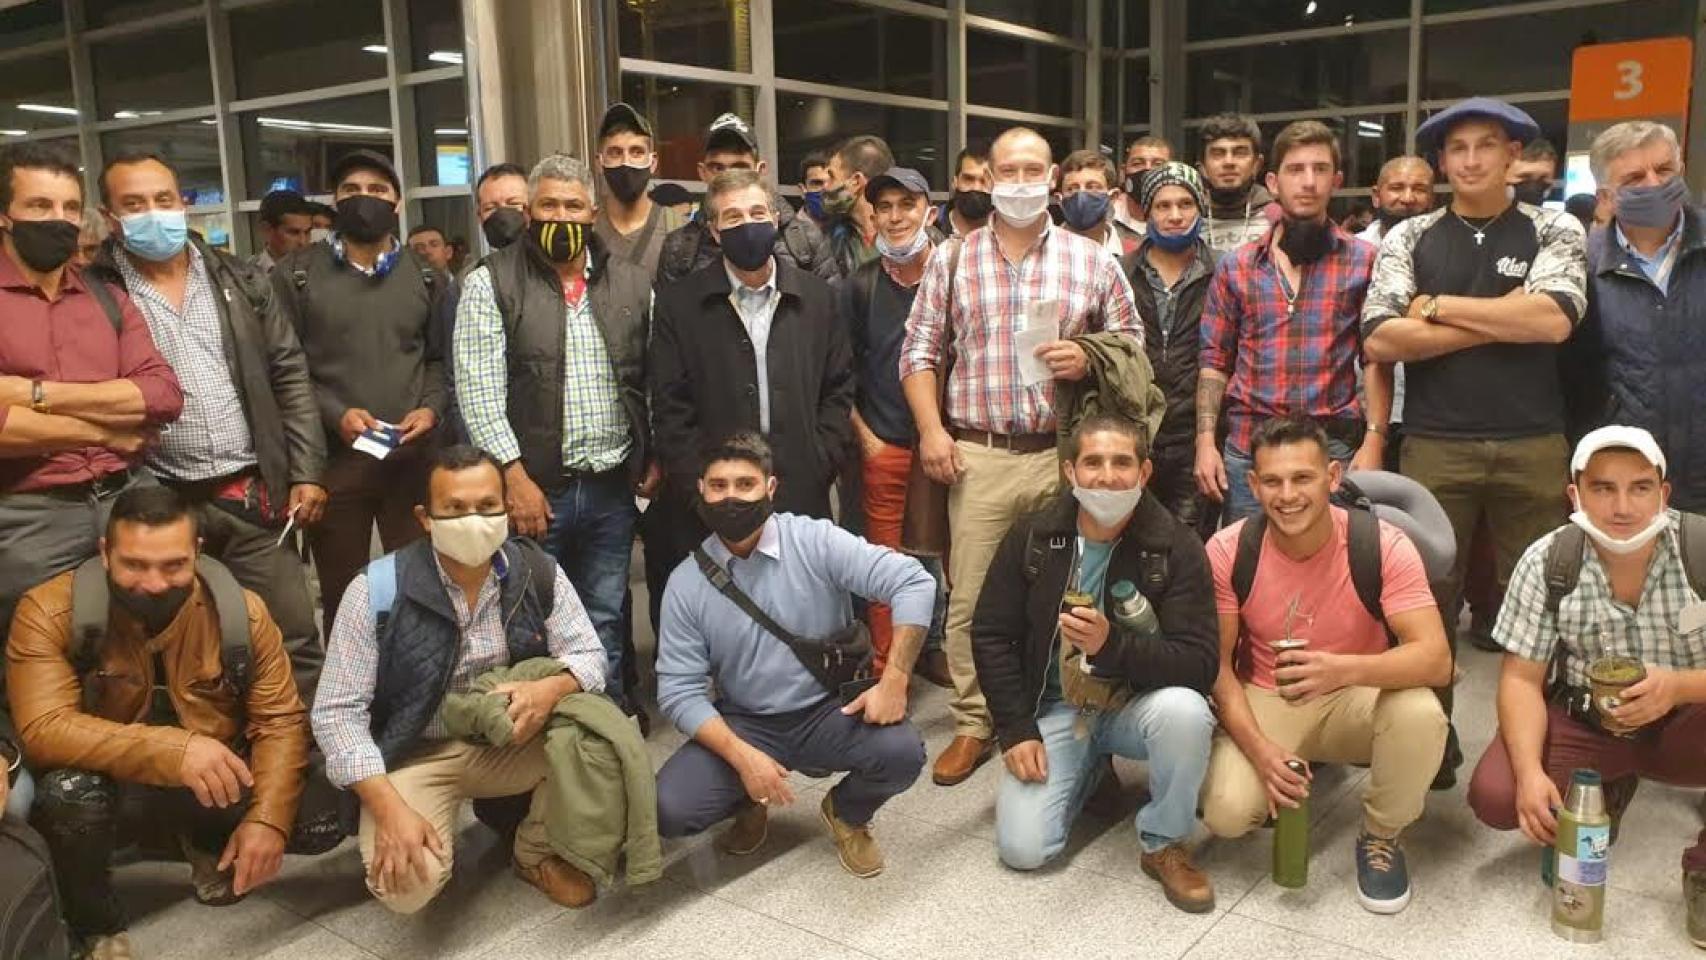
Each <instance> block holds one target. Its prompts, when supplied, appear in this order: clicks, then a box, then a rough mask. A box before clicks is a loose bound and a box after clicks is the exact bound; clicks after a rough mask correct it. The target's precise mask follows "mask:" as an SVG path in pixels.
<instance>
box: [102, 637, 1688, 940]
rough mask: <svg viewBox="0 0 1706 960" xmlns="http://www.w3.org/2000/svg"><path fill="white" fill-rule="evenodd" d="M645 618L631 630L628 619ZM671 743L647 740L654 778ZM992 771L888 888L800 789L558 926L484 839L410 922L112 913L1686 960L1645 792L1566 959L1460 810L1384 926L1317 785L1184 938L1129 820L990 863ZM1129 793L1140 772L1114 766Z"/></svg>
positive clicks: (442, 931) (318, 869)
mask: <svg viewBox="0 0 1706 960" xmlns="http://www.w3.org/2000/svg"><path fill="white" fill-rule="evenodd" d="M642 609H643V608H642ZM1464 666H1465V668H1466V670H1467V678H1466V680H1465V683H1464V687H1463V689H1462V691H1461V692H1460V693H1459V697H1458V703H1459V710H1460V721H1461V726H1460V728H1461V730H1462V732H1463V734H1464V739H1465V748H1466V749H1467V750H1468V752H1469V754H1470V758H1471V759H1470V761H1469V764H1470V765H1466V766H1465V768H1464V770H1463V779H1464V780H1465V781H1467V778H1468V773H1469V771H1470V769H1471V765H1472V764H1473V762H1474V758H1476V757H1478V756H1479V755H1480V751H1481V748H1482V747H1484V746H1485V745H1486V743H1487V740H1488V738H1489V737H1490V736H1491V733H1492V729H1493V710H1492V693H1493V686H1494V679H1495V677H1494V674H1495V672H1496V668H1497V661H1496V659H1495V658H1494V657H1492V656H1489V655H1486V654H1480V653H1473V652H1471V653H1468V654H1466V655H1465V657H1464ZM924 690H925V691H926V692H924V693H923V694H922V696H921V697H920V698H919V701H918V703H917V705H916V710H915V716H916V717H917V721H918V723H919V724H920V726H921V728H922V730H923V732H924V735H925V737H926V739H927V741H928V743H929V746H930V752H931V754H932V755H934V754H935V752H936V751H937V750H938V749H940V747H941V746H942V745H943V744H944V743H946V741H947V739H948V738H949V736H950V734H951V725H950V723H949V720H948V716H947V707H946V697H945V695H944V694H943V693H942V691H939V690H936V689H934V688H930V687H925V688H924ZM679 742H680V737H679V736H678V735H676V734H674V732H673V731H660V732H658V733H655V734H654V735H653V737H652V744H651V745H652V747H653V751H654V757H655V759H656V761H657V762H659V763H661V762H662V761H663V759H664V758H665V757H667V756H668V754H669V752H670V751H671V750H672V749H673V748H674V747H675V746H676V745H677V744H678V743H679ZM998 768H999V763H992V764H990V765H988V766H986V767H985V768H984V769H983V770H981V771H980V772H979V773H978V774H977V775H976V776H975V777H973V778H972V779H971V780H970V781H968V782H967V783H965V784H963V785H961V786H959V787H955V788H951V789H944V788H941V787H937V786H935V785H933V784H931V783H930V782H929V781H928V778H927V777H926V778H925V779H922V780H921V781H920V782H919V784H918V785H916V786H914V787H913V788H912V790H910V791H909V792H907V793H906V794H904V795H902V796H901V797H899V798H897V799H896V800H895V801H893V802H892V803H890V804H889V805H888V806H887V807H886V808H885V809H884V810H883V811H882V812H881V813H880V814H879V815H878V819H877V828H876V833H877V837H878V839H879V840H880V841H881V843H882V845H883V850H884V853H885V855H886V857H887V860H888V869H887V871H886V872H884V873H883V874H882V875H881V876H880V877H877V878H875V879H872V880H857V879H854V878H853V877H851V876H849V875H847V874H846V873H844V872H843V871H842V870H841V868H840V866H839V865H838V864H837V862H836V860H835V856H834V852H833V848H832V846H831V845H830V842H829V840H828V839H827V838H826V836H825V834H824V830H823V827H822V826H821V824H820V823H819V821H818V818H817V810H816V807H817V802H818V798H819V794H820V793H821V791H822V789H823V787H824V786H825V782H823V781H811V780H798V785H799V788H800V798H799V801H798V802H797V803H796V805H795V806H794V807H792V808H790V809H786V810H783V811H780V813H779V814H778V815H777V816H776V817H775V818H774V820H773V821H772V828H771V832H770V838H769V841H768V842H767V844H766V846H765V847H764V849H763V850H762V851H761V852H760V853H759V854H757V855H755V856H754V857H751V858H747V859H732V858H726V857H722V856H719V855H718V854H717V853H716V852H715V851H714V850H712V849H711V847H710V846H709V845H708V843H707V842H706V838H704V837H700V838H696V839H694V840H691V841H687V842H681V843H670V844H667V845H666V847H665V854H666V859H667V863H668V866H667V870H666V874H665V878H664V879H663V880H662V881H661V882H659V883H656V884H652V885H651V886H649V887H644V888H639V889H634V890H627V889H616V890H608V891H605V892H604V893H603V894H602V895H601V897H600V898H599V901H598V902H597V903H596V904H595V905H593V906H592V907H589V908H587V909H585V910H580V911H566V910H563V909H561V908H559V907H557V906H555V905H554V904H551V903H550V902H549V901H547V900H545V899H544V898H543V897H541V896H540V895H538V894H537V893H536V892H535V891H534V890H532V889H531V888H530V887H528V886H526V885H525V884H523V883H521V882H520V881H518V880H516V879H515V878H514V877H513V876H512V875H511V874H510V872H509V869H508V858H507V857H506V856H505V854H504V852H503V851H500V850H497V849H495V844H494V842H493V838H492V835H491V834H490V833H489V832H488V831H487V830H486V829H485V828H483V827H481V826H478V825H477V824H472V823H471V822H470V825H469V826H468V827H467V828H466V829H464V831H463V832H462V835H461V837H460V842H459V843H458V845H457V849H456V857H457V860H458V868H457V871H456V874H455V879H454V880H453V881H452V883H451V885H450V887H449V889H447V890H446V891H445V893H444V895H443V896H442V897H441V898H440V899H439V900H438V901H437V902H436V903H434V904H433V905H432V906H430V907H429V908H428V909H427V910H426V911H424V912H423V913H422V914H421V915H419V916H415V917H397V916H394V915H392V914H390V913H389V912H387V911H386V910H385V909H384V908H382V907H380V906H379V905H377V904H375V903H373V902H372V901H371V900H369V899H368V898H367V897H366V896H365V895H364V891H363V888H362V884H361V878H360V873H361V871H360V862H359V858H358V856H357V855H356V852H355V851H354V849H353V848H352V846H351V845H349V844H346V845H345V846H344V847H343V848H340V849H339V850H338V851H337V852H335V853H333V854H331V855H328V856H325V857H321V858H318V859H298V858H291V860H290V862H289V863H288V864H287V866H286V868H285V873H284V875H283V877H282V878H281V879H280V880H279V881H278V882H277V883H275V884H273V885H272V886H270V887H268V888H265V889H264V890H263V891H262V892H261V893H260V894H258V895H257V896H254V897H251V898H250V899H249V900H247V901H246V902H244V903H242V904H240V905H237V906H235V907H229V908H225V909H222V910H216V909H212V908H207V907H201V906H198V905H197V904H195V903H194V902H193V901H192V900H190V899H189V897H188V891H187V889H186V883H185V881H186V880H187V868H184V867H181V866H172V865H144V866H136V867H129V868H126V869H125V870H124V871H122V873H121V876H122V878H123V879H122V884H123V885H122V887H121V894H122V895H123V896H124V897H125V898H126V899H127V901H128V902H129V903H131V904H132V905H133V907H134V909H135V913H136V916H137V917H138V920H137V923H136V925H135V927H134V930H133V934H134V936H135V938H136V940H137V944H138V947H139V948H141V949H142V950H143V951H145V953H144V956H146V957H149V958H160V957H186V958H188V957H193V958H218V960H246V958H255V957H266V958H286V957H292V958H293V957H305V958H312V960H343V958H372V957H385V958H408V960H416V958H428V957H468V958H492V960H499V958H505V960H507V958H518V960H519V958H554V957H576V958H580V957H585V958H597V957H618V958H622V960H641V958H660V960H662V958H670V960H674V958H687V957H704V958H743V960H745V958H754V960H757V958H772V957H774V958H777V960H785V958H787V960H791V958H832V957H833V958H843V957H846V958H855V957H862V958H868V957H885V958H897V960H899V958H915V957H929V958H935V957H968V958H969V957H978V958H1007V957H1014V958H1026V960H1041V958H1052V957H1071V958H1086V960H1088V958H1092V957H1094V958H1101V957H1144V958H1172V957H1183V958H1190V960H1208V958H1216V960H1220V958H1224V960H1247V958H1252V957H1258V956H1259V957H1261V958H1262V960H1281V958H1291V957H1297V958H1304V957H1307V958H1330V960H1352V958H1363V957H1384V958H1391V960H1408V958H1414V960H1448V958H1450V960H1455V958H1482V957H1485V958H1498V960H1524V958H1548V960H1550V958H1558V957H1594V958H1629V960H1657V958H1665V957H1688V956H1694V955H1700V954H1699V953H1698V952H1697V951H1695V950H1694V949H1693V948H1692V947H1691V946H1690V945H1689V943H1688V940H1687V938H1686V937H1685V936H1684V935H1683V919H1682V918H1683V912H1682V898H1681V890H1680V878H1679V873H1678V870H1679V868H1678V855H1679V853H1680V851H1681V849H1682V847H1683V846H1685V845H1686V844H1687V843H1688V842H1689V841H1690V839H1691V838H1692V837H1693V836H1694V834H1695V833H1696V832H1697V831H1698V830H1699V829H1700V827H1701V813H1700V810H1699V808H1698V801H1699V797H1698V796H1697V795H1696V794H1695V793H1692V792H1685V791H1680V790H1670V789H1665V788H1655V787H1653V786H1651V785H1648V786H1644V787H1642V789H1641V793H1640V795H1639V797H1638V798H1637V800H1636V802H1635V805H1634V807H1633V808H1632V812H1631V814H1630V815H1629V817H1628V818H1627V819H1626V821H1625V823H1624V828H1623V832H1622V837H1621V839H1620V841H1619V843H1618V846H1617V847H1616V849H1615V851H1614V853H1613V856H1612V871H1611V885H1612V890H1611V894H1610V898H1609V901H1610V902H1609V905H1608V907H1607V914H1608V921H1607V935H1606V940H1605V942H1604V943H1603V944H1602V945H1599V946H1594V947H1571V946H1568V945H1566V944H1564V943H1563V942H1562V941H1559V940H1557V939H1555V938H1554V937H1553V935H1552V934H1551V932H1550V930H1549V928H1548V925H1547V903H1546V899H1545V894H1544V890H1543V888H1542V887H1541V885H1540V883H1539V880H1538V875H1537V869H1538V860H1537V854H1536V851H1535V850H1534V849H1533V848H1531V847H1530V846H1528V845H1527V844H1526V843H1525V842H1524V841H1523V840H1522V839H1521V838H1520V837H1516V836H1513V835H1503V834H1497V833H1494V832H1492V831H1489V830H1486V829H1484V828H1482V827H1481V826H1480V825H1479V824H1477V823H1476V822H1475V820H1474V818H1473V816H1472V815H1471V814H1470V812H1469V809H1468V807H1467V806H1466V805H1465V803H1464V795H1463V787H1462V786H1459V788H1458V789H1457V790H1455V791H1452V792H1450V793H1445V794H1434V795H1432V796H1431V797H1430V798H1429V805H1428V807H1429V809H1428V813H1427V815H1426V816H1425V817H1424V818H1423V820H1422V821H1421V822H1420V823H1418V824H1417V825H1416V826H1415V827H1413V828H1412V829H1411V830H1410V831H1409V832H1408V834H1407V836H1406V838H1405V840H1406V847H1407V849H1408V851H1409V859H1410V866H1411V873H1412V877H1413V881H1414V884H1415V897H1414V899H1413V901H1412V902H1411V904H1410V907H1409V909H1408V910H1406V911H1405V912H1404V913H1402V914H1399V915H1398V916H1394V917H1380V916H1375V915H1373V914H1370V913H1367V912H1365V911H1364V910H1363V909H1362V908H1361V907H1360V906H1359V905H1358V904H1357V901H1356V897H1355V893H1354V890H1353V887H1352V884H1353V880H1352V876H1353V866H1352V858H1351V846H1350V844H1351V840H1352V838H1353V837H1354V836H1355V832H1356V828H1357V826H1358V823H1359V819H1360V810H1359V804H1358V796H1359V790H1358V787H1359V785H1360V782H1361V781H1362V779H1363V778H1364V776H1366V774H1365V773H1364V772H1363V771H1360V770H1353V771H1349V772H1348V773H1347V772H1345V771H1329V772H1328V774H1327V778H1326V779H1325V780H1324V781H1323V783H1322V784H1321V786H1322V789H1320V790H1318V795H1317V798H1316V800H1315V802H1314V805H1313V810H1312V814H1313V817H1314V820H1315V824H1316V827H1315V831H1314V836H1313V838H1312V841H1313V850H1314V858H1313V860H1312V862H1311V869H1310V883H1309V886H1308V887H1307V888H1306V889H1304V890H1300V891H1285V890H1281V889H1280V888H1277V887H1275V886H1274V885H1273V884H1272V883H1271V882H1270V881H1269V880H1268V878H1267V866H1268V845H1269V843H1270V839H1269V834H1268V833H1267V832H1265V831H1258V832H1257V833H1255V834H1253V835H1252V836H1250V837H1247V838H1245V839H1244V840H1242V841H1238V842H1233V843H1227V842H1219V841H1214V842H1207V843H1206V844H1205V845H1204V846H1203V847H1202V849H1201V852H1200V855H1199V856H1200V861H1201V863H1202V864H1203V865H1204V866H1205V867H1206V868H1207V869H1208V870H1210V871H1211V872H1212V874H1213V877H1214V880H1215V884H1216V888H1217V896H1218V906H1217V909H1216V911H1215V912H1214V913H1211V914H1206V915H1200V916H1190V915H1187V914H1184V913H1181V912H1179V911H1177V910H1175V909H1173V908H1172V907H1171V906H1169V905H1168V904H1167V902H1166V901H1165V900H1164V899H1162V897H1161V895H1160V893H1159V891H1158V889H1157V888H1156V886H1155V884H1154V883H1153V882H1152V881H1150V880H1148V879H1147V878H1146V877H1144V876H1143V874H1142V873H1141V872H1140V871H1139V869H1138V845H1137V840H1136V837H1135V835H1134V833H1133V830H1132V827H1131V825H1130V822H1129V820H1127V821H1123V822H1121V823H1110V822H1106V821H1101V822H1097V821H1090V820H1086V821H1085V822H1083V823H1081V824H1080V827H1079V829H1078V830H1077V831H1076V833H1075V834H1074V844H1073V849H1072V850H1071V851H1070V853H1069V856H1068V857H1067V858H1066V861H1065V863H1064V864H1063V865H1060V866H1058V867H1054V868H1050V869H1047V870H1044V871H1041V872H1039V873H1036V874H1030V875H1023V874H1018V873H1015V872H1013V871H1010V870H1007V869H1005V868H1003V867H1002V866H1001V865H1000V864H999V863H998V862H997V861H996V858H995V848H994V844H993V834H994V823H995V821H994V808H993V802H994V791H995V786H996V783H997V780H998V776H999V769H998ZM1120 771H1121V774H1122V779H1123V780H1124V781H1125V782H1126V783H1127V784H1128V792H1131V791H1134V790H1135V787H1133V786H1130V785H1132V784H1135V783H1137V782H1138V781H1139V780H1140V779H1141V776H1142V773H1141V768H1140V767H1137V766H1135V765H1131V764H1126V763H1124V762H1123V761H1122V762H1121V764H1120Z"/></svg>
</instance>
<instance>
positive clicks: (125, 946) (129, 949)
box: [74, 930, 141, 960]
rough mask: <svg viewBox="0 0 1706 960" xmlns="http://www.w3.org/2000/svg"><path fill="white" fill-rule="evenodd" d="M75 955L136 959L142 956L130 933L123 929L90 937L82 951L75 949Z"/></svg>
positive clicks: (91, 958)
mask: <svg viewBox="0 0 1706 960" xmlns="http://www.w3.org/2000/svg"><path fill="white" fill-rule="evenodd" d="M74 955H75V956H76V957H77V958H78V960H136V958H137V957H139V956H141V954H139V953H137V952H136V945H135V944H132V943H131V942H130V934H129V933H126V932H125V931H123V930H120V931H119V932H118V933H109V934H103V935H101V936H98V937H90V938H89V939H88V940H87V941H85V942H84V944H83V950H82V952H80V953H78V952H75V951H74Z"/></svg>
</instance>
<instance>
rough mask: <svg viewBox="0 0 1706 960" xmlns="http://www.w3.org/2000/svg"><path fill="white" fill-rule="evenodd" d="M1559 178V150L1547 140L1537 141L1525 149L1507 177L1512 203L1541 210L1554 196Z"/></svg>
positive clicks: (1539, 138) (1540, 138) (1533, 141)
mask: <svg viewBox="0 0 1706 960" xmlns="http://www.w3.org/2000/svg"><path fill="white" fill-rule="evenodd" d="M1557 177H1558V148H1556V147H1554V146H1552V141H1550V140H1547V139H1546V138H1545V137H1536V138H1535V139H1533V140H1530V141H1529V142H1528V143H1527V144H1525V145H1524V146H1523V148H1522V154H1521V155H1520V156H1518V157H1517V158H1516V162H1515V163H1513V164H1511V166H1510V170H1509V171H1507V172H1506V173H1505V182H1506V183H1508V184H1510V188H1511V199H1512V200H1515V201H1517V202H1519V203H1526V204H1529V205H1530V206H1535V207H1538V206H1540V204H1541V203H1543V202H1544V201H1545V200H1546V195H1547V194H1549V193H1551V192H1552V183H1553V181H1555V180H1556V179H1557Z"/></svg>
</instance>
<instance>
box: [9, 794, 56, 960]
mask: <svg viewBox="0 0 1706 960" xmlns="http://www.w3.org/2000/svg"><path fill="white" fill-rule="evenodd" d="M0 775H3V774H0ZM62 917H63V914H62V912H61V911H60V909H59V887H58V884H57V883H56V882H55V880H54V876H53V858H52V857H51V856H50V855H49V853H48V849H47V841H46V840H43V839H42V836H41V834H39V833H37V832H36V831H34V830H33V829H31V828H30V826H29V825H28V824H26V823H24V822H23V821H22V820H19V819H16V818H14V817H6V818H4V819H0V960H63V958H65V957H69V956H70V955H71V938H70V934H69V933H68V932H67V931H66V929H65V921H64V919H62Z"/></svg>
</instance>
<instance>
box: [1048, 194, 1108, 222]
mask: <svg viewBox="0 0 1706 960" xmlns="http://www.w3.org/2000/svg"><path fill="white" fill-rule="evenodd" d="M1108 200H1109V195H1108V194H1105V193H1091V192H1090V191H1088V190H1080V191H1078V192H1077V193H1074V194H1071V195H1070V196H1068V197H1067V198H1066V199H1064V200H1062V201H1060V212H1061V215H1062V216H1063V217H1065V219H1066V225H1067V226H1069V227H1071V228H1072V229H1074V230H1090V229H1093V228H1095V227H1097V226H1100V225H1101V223H1102V221H1104V220H1106V219H1108Z"/></svg>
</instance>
